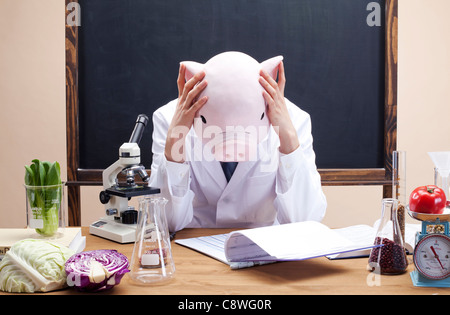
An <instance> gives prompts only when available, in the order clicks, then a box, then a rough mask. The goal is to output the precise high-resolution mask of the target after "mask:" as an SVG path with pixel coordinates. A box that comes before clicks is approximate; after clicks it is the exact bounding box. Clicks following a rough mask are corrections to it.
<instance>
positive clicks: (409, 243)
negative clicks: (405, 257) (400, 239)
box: [328, 220, 422, 259]
mask: <svg viewBox="0 0 450 315" xmlns="http://www.w3.org/2000/svg"><path fill="white" fill-rule="evenodd" d="M379 223H380V220H377V221H376V222H375V224H374V225H373V226H369V225H353V226H349V227H345V228H341V229H334V231H335V232H337V233H338V234H340V235H341V236H343V237H345V238H348V239H349V240H351V241H352V242H353V243H355V244H361V245H362V244H367V243H368V242H373V241H374V240H375V236H376V234H377V229H378V225H379ZM421 229H422V225H421V224H420V223H419V224H409V223H406V224H405V239H404V246H405V249H406V250H407V251H408V253H410V254H412V253H413V252H414V246H415V243H416V233H417V232H419V231H420V230H421ZM369 255H370V249H365V250H359V251H354V252H349V253H339V254H335V255H330V256H328V258H330V259H340V258H353V257H365V256H367V257H368V256H369Z"/></svg>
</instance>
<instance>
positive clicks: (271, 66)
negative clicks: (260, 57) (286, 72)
mask: <svg viewBox="0 0 450 315" xmlns="http://www.w3.org/2000/svg"><path fill="white" fill-rule="evenodd" d="M281 61H283V56H277V57H273V58H270V59H267V60H266V61H263V62H262V63H261V68H262V69H263V70H264V71H267V72H268V73H269V75H270V76H271V77H272V78H273V79H274V80H276V79H277V73H278V66H279V65H280V63H281Z"/></svg>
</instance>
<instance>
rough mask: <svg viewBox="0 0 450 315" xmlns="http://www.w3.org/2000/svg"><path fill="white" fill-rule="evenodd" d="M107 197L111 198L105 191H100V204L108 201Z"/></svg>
mask: <svg viewBox="0 0 450 315" xmlns="http://www.w3.org/2000/svg"><path fill="white" fill-rule="evenodd" d="M109 199H111V196H110V195H109V194H108V193H107V192H106V191H101V192H100V202H101V203H102V204H104V205H105V204H107V203H108V202H109Z"/></svg>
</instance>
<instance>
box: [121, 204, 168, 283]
mask: <svg viewBox="0 0 450 315" xmlns="http://www.w3.org/2000/svg"><path fill="white" fill-rule="evenodd" d="M166 203H167V200H166V199H164V198H162V197H155V196H145V197H143V198H141V199H140V200H139V214H138V226H137V229H136V241H135V243H134V248H133V254H132V256H131V265H130V274H129V275H130V277H131V279H132V280H133V281H134V282H137V283H139V284H153V283H158V282H163V281H167V280H170V279H171V278H172V277H173V276H174V274H175V264H174V262H173V258H172V250H171V244H170V235H169V230H168V226H167V220H166V213H165V205H166Z"/></svg>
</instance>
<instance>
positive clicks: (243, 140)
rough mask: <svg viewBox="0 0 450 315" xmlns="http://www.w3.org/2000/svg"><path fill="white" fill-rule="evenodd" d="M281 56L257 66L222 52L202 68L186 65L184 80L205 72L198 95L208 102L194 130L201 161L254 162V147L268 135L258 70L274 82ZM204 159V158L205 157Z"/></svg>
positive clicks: (235, 54) (241, 56)
mask: <svg viewBox="0 0 450 315" xmlns="http://www.w3.org/2000/svg"><path fill="white" fill-rule="evenodd" d="M282 60H283V57H282V56H278V57H274V58H271V59H269V60H266V61H264V62H263V63H258V62H257V61H256V60H255V59H253V58H252V57H250V56H248V55H246V54H244V53H240V52H225V53H222V54H219V55H217V56H215V57H213V58H211V59H210V60H209V61H208V62H206V63H205V64H200V63H197V62H192V61H186V62H183V64H184V65H185V66H186V80H189V79H191V78H192V77H193V76H194V75H195V74H196V73H198V72H200V71H205V74H206V75H205V78H204V80H206V81H207V82H208V86H207V87H206V88H205V90H204V91H203V92H202V93H201V94H200V95H199V97H198V98H201V97H203V96H205V95H206V96H207V97H208V102H207V103H206V104H205V105H204V106H203V107H202V108H201V109H200V110H199V111H198V112H197V114H196V118H195V119H194V130H195V133H196V135H197V137H199V138H201V139H202V142H203V145H204V146H203V148H204V149H203V158H205V159H207V160H208V159H209V160H214V159H215V160H217V161H223V162H240V161H252V160H253V161H254V160H256V159H257V147H258V144H259V143H260V142H261V140H263V139H264V137H265V136H266V135H267V133H268V130H269V126H270V122H269V120H268V118H267V114H266V102H265V100H264V97H263V90H264V89H263V87H262V86H261V84H260V83H259V77H260V70H261V69H263V70H265V71H267V72H268V73H269V74H270V75H271V76H272V77H273V78H274V79H276V76H277V72H278V66H279V64H280V63H281V61H282ZM205 155H206V156H205Z"/></svg>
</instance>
